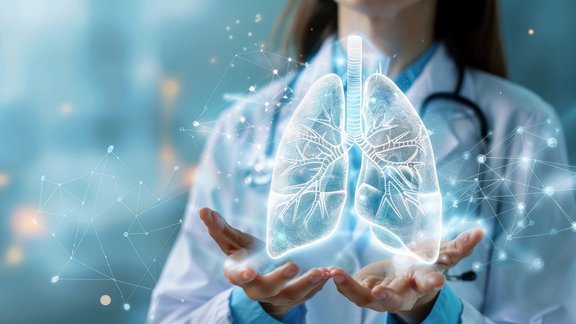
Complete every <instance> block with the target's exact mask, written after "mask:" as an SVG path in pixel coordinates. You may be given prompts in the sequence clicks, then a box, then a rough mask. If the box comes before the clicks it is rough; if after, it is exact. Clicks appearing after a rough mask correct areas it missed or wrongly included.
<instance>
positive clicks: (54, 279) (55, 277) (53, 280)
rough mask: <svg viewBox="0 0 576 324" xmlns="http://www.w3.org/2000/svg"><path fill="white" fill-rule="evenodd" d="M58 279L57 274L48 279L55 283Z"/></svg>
mask: <svg viewBox="0 0 576 324" xmlns="http://www.w3.org/2000/svg"><path fill="white" fill-rule="evenodd" d="M58 280H60V277H58V276H54V277H52V279H50V281H51V282H52V283H57V282H58Z"/></svg>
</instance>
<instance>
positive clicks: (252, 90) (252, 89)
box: [248, 86, 256, 92]
mask: <svg viewBox="0 0 576 324" xmlns="http://www.w3.org/2000/svg"><path fill="white" fill-rule="evenodd" d="M248 91H250V92H255V91H256V87H255V86H250V88H248Z"/></svg>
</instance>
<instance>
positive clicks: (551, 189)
mask: <svg viewBox="0 0 576 324" xmlns="http://www.w3.org/2000/svg"><path fill="white" fill-rule="evenodd" d="M555 192H556V190H555V189H554V187H552V186H548V187H546V188H544V193H545V194H546V195H547V196H552V195H554V193H555Z"/></svg>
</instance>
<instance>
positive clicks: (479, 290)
mask: <svg viewBox="0 0 576 324" xmlns="http://www.w3.org/2000/svg"><path fill="white" fill-rule="evenodd" d="M331 61H332V60H331V50H330V46H329V45H327V44H325V45H324V46H323V47H322V48H321V50H320V51H319V53H318V54H317V55H316V57H315V58H314V60H313V61H312V63H311V65H310V67H309V68H307V69H304V70H303V71H302V72H300V73H302V74H301V75H300V76H299V78H298V81H297V83H296V86H295V94H296V97H300V98H301V97H303V95H304V94H305V92H306V90H307V89H308V88H309V87H310V85H311V83H313V82H314V81H315V80H317V79H318V78H319V77H320V76H322V75H324V74H326V73H328V72H330V69H331ZM456 71H457V70H456V67H455V65H454V62H453V60H452V59H451V58H450V57H449V55H448V54H447V51H446V49H445V48H444V47H443V46H439V48H438V49H437V51H436V52H435V54H434V55H433V57H432V58H431V59H430V61H429V62H428V64H427V65H426V67H425V68H424V70H423V72H422V74H421V75H420V77H419V78H418V79H417V80H416V81H415V83H414V84H413V85H412V87H411V88H410V89H409V91H408V92H407V96H408V98H409V99H410V101H411V102H412V103H413V105H414V107H416V108H417V109H419V107H420V106H421V103H422V101H423V100H424V98H426V97H427V96H428V95H429V94H431V93H435V92H440V91H453V89H454V87H455V83H456V76H457V72H456ZM291 77H292V76H286V78H285V79H282V80H279V81H277V82H274V83H272V84H271V85H270V86H268V87H267V88H266V89H263V90H261V91H259V92H258V93H257V94H256V95H253V96H252V97H248V98H246V100H241V101H239V102H238V103H237V104H236V105H234V106H233V107H232V108H231V109H229V110H227V111H225V112H224V113H223V114H222V115H221V116H220V118H219V119H218V122H217V124H216V126H215V129H214V132H213V134H214V135H212V136H211V137H210V139H209V141H208V143H207V145H206V148H205V149H204V154H203V155H202V158H201V163H200V166H199V168H198V171H197V178H196V183H195V185H194V187H193V188H192V191H191V193H190V199H189V205H188V208H187V211H186V217H185V221H184V223H183V227H182V229H181V233H180V235H179V237H178V239H177V241H176V243H175V246H174V247H173V250H172V253H171V255H170V257H169V259H168V262H167V263H166V265H165V268H164V271H163V273H162V275H161V277H160V280H159V282H158V284H157V286H156V289H155V290H154V292H153V295H152V304H151V307H150V310H149V315H148V321H149V322H161V323H187V322H191V323H229V322H231V315H230V309H229V295H230V291H231V289H232V286H231V285H230V284H229V283H228V282H227V281H226V280H225V279H224V276H223V270H222V265H223V262H224V256H223V254H222V252H221V251H220V249H219V248H218V246H217V245H216V244H215V243H214V242H213V240H212V239H211V238H210V236H209V235H208V233H207V231H206V229H205V227H204V225H203V224H202V222H201V221H200V220H199V218H198V213H197V210H198V209H199V208H201V207H210V208H213V209H215V210H217V211H219V212H220V213H221V214H222V215H223V216H224V217H225V218H226V219H227V220H228V221H229V223H231V225H233V226H236V227H238V228H240V229H241V230H243V231H245V232H248V233H251V234H252V235H254V236H256V237H259V238H260V239H264V238H265V226H266V201H267V194H268V192H267V190H266V189H267V188H266V189H265V190H256V189H253V188H250V187H248V186H246V185H245V184H244V175H245V172H246V170H247V169H248V168H250V167H251V165H253V164H254V163H255V161H256V160H257V158H258V156H260V155H261V154H262V151H263V150H264V149H265V147H266V143H268V142H269V141H271V140H272V139H270V138H269V126H270V121H271V116H272V115H271V114H272V112H273V109H265V105H264V102H265V101H268V100H270V108H271V107H272V106H273V105H274V101H272V99H273V98H272V97H273V96H277V95H278V94H281V93H282V89H284V88H285V87H286V85H287V83H288V80H289V79H290V78H291ZM461 94H462V95H463V96H464V97H466V98H469V99H471V100H472V101H473V102H475V103H477V104H478V105H479V106H480V107H481V108H482V110H483V113H484V114H485V116H486V118H487V120H488V123H489V126H490V130H492V131H493V135H492V139H491V144H490V147H489V148H488V149H487V150H484V152H487V153H488V154H487V155H488V156H489V158H488V159H487V162H486V165H487V169H485V171H483V173H485V174H486V175H485V178H484V179H483V180H484V181H485V183H488V181H490V180H494V181H496V180H497V179H496V178H498V177H500V176H502V177H504V178H506V179H509V180H504V181H501V182H500V183H496V184H494V182H490V183H491V185H490V186H489V188H485V193H486V194H487V195H489V196H491V197H495V198H494V199H490V200H487V201H481V200H475V201H474V203H468V202H466V204H462V206H466V207H465V208H468V209H469V210H470V209H473V208H472V207H471V206H476V207H477V208H478V210H480V212H479V213H477V212H472V213H470V212H469V214H470V215H480V216H477V218H475V219H473V220H472V221H471V223H470V222H464V225H467V227H477V226H478V224H480V225H482V226H484V228H486V230H487V238H485V240H484V241H483V242H482V243H481V244H480V245H479V246H478V247H477V248H476V250H475V251H474V253H473V254H472V255H471V256H470V257H468V258H467V259H465V260H463V261H462V262H460V264H458V265H457V266H456V268H455V269H453V270H452V271H451V273H454V274H458V273H462V272H466V271H469V270H471V269H472V263H473V262H479V263H480V264H482V265H484V269H483V270H482V271H480V272H478V279H477V280H476V281H473V282H449V283H448V284H449V285H450V286H451V288H452V290H453V291H454V292H455V293H456V294H457V295H458V296H459V297H460V299H461V300H462V301H463V304H464V308H463V312H462V321H463V322H464V323H482V322H490V321H493V322H500V323H576V313H575V312H576V310H575V308H576V300H575V299H574V294H575V293H574V291H575V287H574V286H575V284H574V281H573V280H571V277H570V276H569V273H574V270H576V269H572V270H571V269H570V267H571V266H572V265H573V264H574V261H573V260H574V259H575V256H576V252H575V251H574V247H576V234H575V233H573V232H572V231H570V230H562V231H558V234H556V235H554V236H552V237H550V236H549V235H541V234H542V233H548V232H550V231H556V230H559V229H567V228H568V227H569V226H570V223H569V222H568V221H567V219H570V217H572V219H574V214H575V213H574V211H575V209H574V202H573V198H572V197H571V192H570V191H561V190H557V192H556V193H555V195H554V198H555V199H546V198H550V197H544V196H543V195H534V194H528V193H527V188H540V187H541V186H543V185H544V184H546V183H549V182H550V181H556V180H557V178H558V177H560V176H561V172H560V171H559V168H558V169H554V168H548V169H547V170H545V171H542V172H541V174H532V172H530V171H529V170H530V168H525V167H522V166H521V165H519V163H520V162H521V161H520V160H519V159H520V158H521V157H523V156H526V155H529V156H533V155H534V154H537V155H536V156H534V157H535V158H538V159H539V160H545V161H549V162H550V163H557V164H558V166H560V165H562V164H566V163H567V162H566V161H567V156H566V152H565V143H564V140H563V135H562V133H561V131H560V130H558V131H557V130H555V128H554V125H560V123H559V122H558V119H557V117H556V115H555V114H554V112H553V110H552V109H551V107H550V106H549V105H548V104H546V103H545V102H543V101H542V100H541V99H540V98H538V97H537V96H536V95H534V94H532V93H530V92H529V91H527V90H525V89H523V88H521V87H519V86H516V85H514V84H512V83H510V82H508V81H506V80H503V79H501V78H498V77H496V76H493V75H490V74H487V73H484V72H482V71H478V70H474V69H467V73H466V75H465V80H464V85H463V88H462V92H461ZM277 99H279V98H277ZM295 106H296V103H293V104H290V105H287V106H286V107H284V108H283V109H282V110H281V116H280V121H279V128H278V131H277V132H278V133H279V134H281V132H282V129H283V127H284V126H285V124H286V121H287V120H288V118H289V116H290V114H291V113H292V112H293V110H294V108H295ZM451 107H452V108H455V110H453V111H451V110H450V108H451ZM467 115H469V111H468V110H463V109H461V107H460V108H459V107H458V106H455V103H454V102H443V103H442V102H438V103H436V104H435V106H434V108H432V106H431V107H430V108H429V111H428V113H427V115H426V118H425V119H424V121H425V123H426V125H427V128H429V130H430V131H431V132H432V136H431V140H432V145H433V148H434V152H435V158H436V160H437V165H438V173H439V179H440V183H441V190H442V192H443V195H444V196H448V197H459V196H458V195H459V194H461V192H464V191H465V190H464V191H463V189H462V188H463V187H466V186H470V183H471V182H472V181H474V180H473V177H474V175H475V174H476V173H477V172H478V164H477V163H476V156H477V154H479V153H481V152H480V151H479V148H480V147H481V146H479V145H477V146H474V144H475V143H476V142H477V141H478V123H477V121H474V120H473V122H472V124H470V116H467ZM241 116H243V117H244V118H245V121H244V122H242V121H241V118H240V117H241ZM472 118H473V116H472ZM247 125H253V126H254V127H247ZM520 125H523V126H524V127H525V128H526V131H527V132H528V131H529V132H531V133H532V134H536V135H538V136H540V137H541V138H544V139H545V138H548V137H549V136H555V137H556V138H557V139H558V145H557V147H556V148H554V149H551V148H548V147H547V146H546V145H545V143H544V145H542V143H541V141H542V140H541V139H538V138H537V137H534V136H521V135H518V136H512V137H507V136H508V135H509V134H511V133H513V132H514V130H515V129H516V128H517V127H518V126H520ZM557 127H559V126H557ZM278 139H279V136H278V137H277V138H276V140H278ZM503 142H504V143H503ZM465 151H468V152H469V155H470V158H469V159H468V160H464V159H462V158H460V157H461V156H462V155H463V154H464V152H465ZM490 157H494V158H490ZM450 161H452V162H450ZM454 161H456V162H454ZM518 161H520V162H518ZM534 170H535V172H539V171H538V168H536V167H534ZM554 170H557V172H556V171H554ZM496 174H498V175H496ZM455 178H457V179H467V181H459V182H457V183H456V185H454V184H452V183H451V181H452V180H453V179H455ZM556 182H558V181H556ZM522 183H528V184H529V186H528V187H527V186H524V185H522ZM455 186H456V187H458V186H460V188H454V187H455ZM463 197H464V198H463ZM460 198H461V199H468V198H467V197H466V196H462V197H460ZM519 200H521V201H522V202H523V203H524V205H525V206H526V210H530V215H531V216H530V218H529V219H526V220H525V221H526V222H528V221H529V220H532V221H534V224H535V225H534V226H531V227H529V228H528V227H527V228H526V229H524V230H523V231H522V232H521V235H516V236H523V237H524V236H525V238H520V239H519V241H514V245H513V247H512V242H506V233H508V232H507V231H508V230H509V229H510V228H512V227H511V226H513V222H514V221H516V220H518V218H515V216H514V214H511V213H516V212H517V210H516V209H515V208H514V206H517V205H518V201H519ZM556 202H557V203H558V204H559V205H557V204H556ZM457 204H458V203H457V202H456V203H455V204H454V206H450V205H447V206H446V207H445V216H444V218H445V224H446V225H445V226H446V227H445V228H446V229H447V230H446V231H447V232H448V231H449V230H450V228H452V229H453V232H457V231H460V230H461V228H462V227H458V226H459V224H461V223H462V222H461V221H457V220H458V219H459V217H461V216H459V215H462V213H463V212H462V209H461V207H456V205H457ZM511 206H512V207H511ZM559 206H561V207H562V208H559ZM562 209H563V210H564V211H565V212H566V213H567V214H568V215H570V216H569V217H568V218H567V217H566V216H565V215H563V213H562ZM496 214H498V215H499V216H498V217H494V216H495V215H496ZM455 220H456V221H455ZM340 223H341V228H343V229H348V231H347V232H346V231H345V230H344V231H343V232H345V234H341V235H337V236H335V237H333V238H331V239H329V240H327V241H324V242H323V243H321V244H318V245H316V246H313V247H311V248H310V249H308V250H307V251H306V253H301V254H297V255H295V256H293V257H292V259H293V260H294V261H295V262H296V263H298V264H299V265H300V267H301V268H302V269H303V270H305V269H306V268H308V267H312V266H330V265H338V266H340V267H343V268H345V269H346V270H348V271H350V272H351V273H354V272H356V271H358V270H359V269H360V268H361V267H362V266H364V265H366V264H368V263H370V262H373V261H376V260H378V259H381V258H384V257H386V256H387V255H386V253H385V252H383V251H382V249H381V248H379V247H378V246H376V245H375V244H373V243H372V242H368V243H367V244H366V243H365V242H364V243H362V244H360V243H358V242H360V241H361V240H359V238H360V237H361V236H362V234H363V233H364V232H365V231H366V229H367V228H366V226H365V225H364V223H363V222H361V221H358V222H353V221H351V220H350V218H345V219H344V220H343V221H341V222H340ZM354 223H355V225H354ZM464 227H466V226H464ZM350 228H351V229H350ZM450 234H451V233H447V236H451V235H450ZM452 234H455V233H452ZM539 235H540V236H539ZM357 243H358V244H357ZM507 244H509V245H510V246H511V248H509V249H504V250H503V251H505V253H506V257H507V259H508V261H505V262H498V261H495V260H497V258H498V256H503V253H502V252H501V251H499V250H498V249H496V248H494V246H496V247H498V248H501V247H505V246H507ZM537 257H540V259H536V258H537ZM531 260H539V261H536V262H537V263H538V264H536V265H535V266H534V265H533V264H531V263H530V262H531ZM542 263H543V265H544V266H543V267H541V269H539V270H538V268H540V267H539V266H541V265H542ZM306 308H307V315H306V320H307V322H309V323H384V319H385V316H384V314H379V313H376V312H373V311H370V310H366V309H361V308H358V307H357V306H355V305H354V304H352V303H351V302H350V301H348V300H347V299H346V298H345V297H343V296H341V295H340V294H339V293H338V292H337V291H336V289H335V287H334V284H333V283H332V282H331V281H329V282H328V283H327V284H326V286H325V288H324V289H323V290H322V291H321V292H319V293H318V294H317V295H316V296H315V297H314V298H313V299H311V300H309V301H308V302H306Z"/></svg>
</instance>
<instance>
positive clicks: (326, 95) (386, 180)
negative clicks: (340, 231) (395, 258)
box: [266, 36, 442, 263]
mask: <svg viewBox="0 0 576 324" xmlns="http://www.w3.org/2000/svg"><path fill="white" fill-rule="evenodd" d="M347 53H348V65H347V81H348V85H347V94H346V98H344V89H343V85H342V84H343V82H342V80H341V79H340V78H339V77H338V76H337V75H335V74H328V75H326V76H324V77H322V78H320V79H319V80H318V81H316V82H315V83H314V84H313V85H312V87H311V88H310V90H309V91H308V93H307V94H306V95H305V97H304V98H303V99H302V101H301V103H300V104H299V105H298V107H297V108H296V110H295V112H294V114H293V115H292V117H291V119H290V121H289V122H288V125H287V128H286V131H285V132H284V134H283V136H282V138H281V140H280V144H279V146H278V151H277V154H276V159H275V162H274V168H273V175H272V184H271V190H270V195H269V200H268V223H267V224H268V225H267V235H266V243H267V244H266V248H267V252H268V254H269V256H270V257H272V258H280V257H282V256H284V255H286V254H287V253H289V252H291V251H293V250H295V249H299V248H302V247H305V246H308V245H310V244H313V243H316V242H318V241H320V240H323V239H326V238H327V237H328V236H330V235H331V234H332V233H333V232H334V231H335V230H336V228H337V226H338V222H339V219H340V217H341V215H342V212H343V208H344V205H345V202H346V197H347V192H346V189H347V188H346V184H347V178H348V154H347V152H348V151H349V150H350V149H351V148H352V147H353V146H354V145H357V146H358V147H359V148H360V149H361V151H362V166H361V169H360V174H359V177H358V182H357V187H356V196H355V201H354V204H355V209H356V212H357V214H358V215H359V216H360V217H361V218H362V219H363V220H364V221H367V222H369V223H370V224H371V230H372V235H373V237H374V238H376V241H377V242H378V243H380V244H381V245H382V247H383V248H384V249H386V250H389V251H391V252H394V253H397V254H401V255H406V256H410V257H412V258H415V259H417V260H418V261H421V262H426V263H433V262H435V261H436V259H437V258H438V251H439V248H440V240H441V234H442V199H441V195H440V191H439V186H438V179H437V175H436V167H435V159H434V154H433V152H432V145H431V143H430V139H429V137H428V132H427V130H426V128H425V127H424V124H423V123H422V121H421V120H420V117H419V116H418V114H417V112H416V110H415V109H414V107H413V106H412V105H411V104H410V102H409V101H408V99H407V98H406V97H405V96H404V94H403V93H402V91H401V90H400V89H399V88H398V87H397V86H396V85H395V84H394V82H393V81H392V80H390V79H388V78H387V77H386V76H384V75H382V74H379V73H374V74H372V75H370V76H369V77H368V79H367V80H366V81H365V84H364V89H363V85H362V39H361V38H360V37H358V36H351V37H349V38H348V52H347ZM368 98H369V99H368ZM363 99H364V100H363ZM344 100H346V105H345V104H344ZM345 114H346V115H345ZM345 116H346V120H345V119H344V117H345Z"/></svg>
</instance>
